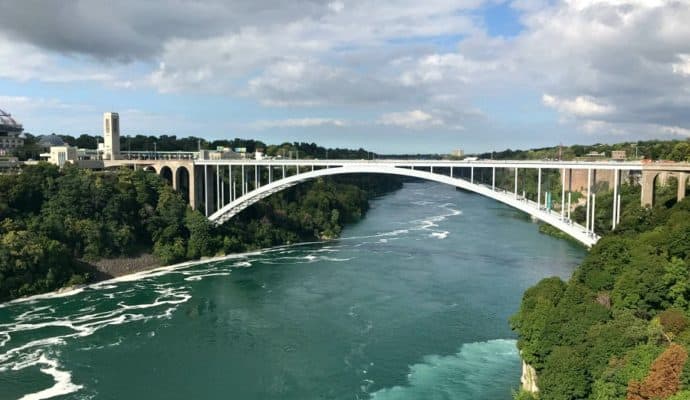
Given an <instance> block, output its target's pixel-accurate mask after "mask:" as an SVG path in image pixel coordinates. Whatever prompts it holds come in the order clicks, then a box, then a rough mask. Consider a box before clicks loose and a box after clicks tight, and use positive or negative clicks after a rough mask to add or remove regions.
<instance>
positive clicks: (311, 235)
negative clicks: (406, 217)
mask: <svg viewBox="0 0 690 400" xmlns="http://www.w3.org/2000/svg"><path fill="white" fill-rule="evenodd" d="M400 185H401V182H400V181H399V180H396V179H395V178H390V177H381V176H370V175H362V176H343V177H339V178H333V179H320V180H316V181H312V182H308V183H304V184H301V185H298V186H295V187H293V188H290V189H288V190H286V191H284V192H281V193H278V194H276V195H273V196H271V197H269V198H267V199H264V200H262V201H261V202H259V203H257V204H255V205H253V206H252V207H250V208H249V209H247V210H245V211H244V212H243V213H241V214H240V215H238V216H237V217H235V218H233V219H232V220H231V221H229V222H227V223H225V224H223V225H221V226H218V227H216V226H214V225H212V224H211V223H209V222H208V220H207V219H206V218H205V217H204V216H203V215H202V214H201V213H200V212H198V211H195V210H192V209H190V208H189V207H188V206H187V204H186V202H185V201H184V199H183V198H182V196H181V195H180V194H178V193H177V192H175V191H173V189H172V188H171V187H170V186H169V185H168V184H166V182H165V180H164V179H163V178H161V177H160V176H158V175H156V174H152V173H147V172H144V171H143V170H136V171H135V170H130V169H120V170H117V171H100V172H99V171H91V170H86V169H80V168H77V167H74V166H70V165H67V166H65V168H63V169H62V170H60V169H58V168H57V167H56V166H53V165H49V164H47V163H39V164H38V165H35V166H26V167H25V168H24V169H22V170H21V172H20V173H16V174H2V175H0V301H5V300H8V299H12V298H16V297H19V296H26V295H31V294H36V293H41V292H46V291H50V290H54V289H57V288H60V287H62V286H65V285H75V284H82V283H86V282H88V281H90V280H92V279H93V278H94V274H93V268H92V267H90V266H89V262H90V261H94V260H98V259H100V258H111V257H119V256H126V255H133V254H138V253H142V252H152V253H153V254H154V255H155V256H156V257H157V258H158V259H159V260H160V262H161V263H163V264H171V263H174V262H178V261H182V260H190V259H197V258H200V257H204V256H214V255H219V254H226V253H235V252H242V251H247V250H253V249H258V248H264V247H269V246H275V245H279V244H286V243H295V242H299V241H306V240H319V239H321V238H334V237H337V236H338V235H339V234H340V231H341V229H342V227H343V225H344V224H346V223H349V222H354V221H357V220H358V219H360V218H362V216H363V215H364V214H365V213H366V211H367V209H368V200H369V199H370V198H372V197H373V196H375V195H378V194H381V193H382V192H385V191H389V190H394V189H397V188H398V187H400Z"/></svg>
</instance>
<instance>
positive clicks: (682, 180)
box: [676, 172, 688, 201]
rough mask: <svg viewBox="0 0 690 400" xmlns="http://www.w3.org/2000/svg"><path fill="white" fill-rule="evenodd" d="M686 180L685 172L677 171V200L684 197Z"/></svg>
mask: <svg viewBox="0 0 690 400" xmlns="http://www.w3.org/2000/svg"><path fill="white" fill-rule="evenodd" d="M687 181H688V174H687V172H679V173H678V193H677V195H676V198H677V200H678V201H681V200H683V199H684V198H685V189H686V184H687Z"/></svg>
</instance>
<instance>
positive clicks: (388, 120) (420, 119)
mask: <svg viewBox="0 0 690 400" xmlns="http://www.w3.org/2000/svg"><path fill="white" fill-rule="evenodd" d="M379 123H380V124H383V125H390V126H397V127H401V128H407V129H422V128H429V127H434V126H436V127H438V126H442V125H443V124H444V122H443V120H441V119H438V118H436V117H434V116H433V115H431V114H429V113H426V112H424V111H422V110H410V111H401V112H392V113H387V114H383V115H381V117H380V118H379Z"/></svg>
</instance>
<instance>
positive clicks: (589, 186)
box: [585, 168, 592, 231]
mask: <svg viewBox="0 0 690 400" xmlns="http://www.w3.org/2000/svg"><path fill="white" fill-rule="evenodd" d="M591 199H592V169H591V168H590V169H588V170H587V221H586V224H585V226H586V227H587V230H588V231H589V221H590V212H591V211H592V208H591V204H590V203H591V202H590V200H591Z"/></svg>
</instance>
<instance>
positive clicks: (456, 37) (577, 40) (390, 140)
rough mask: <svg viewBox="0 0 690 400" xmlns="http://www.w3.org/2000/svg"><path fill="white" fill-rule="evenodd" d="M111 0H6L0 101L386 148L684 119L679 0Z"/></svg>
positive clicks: (36, 113)
mask: <svg viewBox="0 0 690 400" xmlns="http://www.w3.org/2000/svg"><path fill="white" fill-rule="evenodd" d="M107 4H108V3H107V2H106V1H101V0H65V1H61V2H49V3H45V2H33V1H26V2H21V3H17V2H13V1H7V0H0V57H2V58H3V59H5V60H10V61H9V62H5V63H2V64H1V65H0V108H2V109H5V110H6V111H9V112H11V113H12V114H13V115H14V116H15V117H16V118H17V119H19V120H20V121H21V122H23V124H24V126H25V129H26V130H27V131H28V132H31V133H34V134H45V133H51V132H56V133H62V134H71V135H79V134H81V133H90V134H99V133H100V129H101V115H102V113H103V112H105V111H117V112H119V113H120V115H121V121H122V122H121V125H122V130H123V133H125V134H139V133H141V134H175V135H178V136H187V135H195V136H201V137H204V138H208V139H221V138H235V137H243V138H256V139H261V140H264V141H266V142H269V143H280V142H283V141H309V142H311V141H314V142H317V143H319V144H322V145H327V146H339V147H365V148H367V149H370V150H373V151H377V152H381V153H403V152H448V151H450V150H452V149H455V148H463V149H465V150H466V151H469V152H474V151H489V150H501V149H504V148H527V147H535V146H549V145H556V144H559V143H563V144H572V143H595V142H616V141H622V140H635V139H650V138H686V137H687V136H688V135H690V117H688V113H687V109H688V107H690V40H688V38H690V28H688V27H687V26H688V24H687V23H685V21H688V20H690V6H689V5H688V4H687V2H679V1H673V0H668V1H664V0H648V1H642V0H563V1H555V0H554V1H547V0H511V1H501V0H459V1H458V0H455V1H448V0H429V1H427V2H424V4H422V3H420V2H418V1H411V0H409V1H408V0H397V1H387V2H381V1H366V0H356V1H348V2H346V1H319V0H295V1H294V2H290V3H289V4H285V5H276V4H275V2H273V1H265V0H252V1H250V0H235V1H232V2H226V1H220V0H203V1H196V2H190V1H187V0H172V1H166V2H162V1H161V2H156V1H151V2H146V3H141V2H137V1H134V0H123V1H121V2H118V8H117V9H115V11H114V14H113V13H111V12H110V11H108V10H109V9H110V8H109V7H107ZM27 18H30V20H27ZM640 94H643V95H640Z"/></svg>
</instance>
